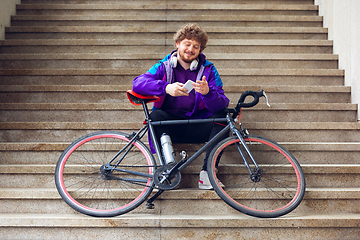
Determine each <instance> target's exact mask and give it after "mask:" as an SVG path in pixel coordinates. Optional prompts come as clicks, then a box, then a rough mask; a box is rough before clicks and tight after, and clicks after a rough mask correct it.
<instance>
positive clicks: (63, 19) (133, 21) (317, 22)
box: [11, 13, 322, 28]
mask: <svg viewBox="0 0 360 240" xmlns="http://www.w3.org/2000/svg"><path fill="white" fill-rule="evenodd" d="M184 17H186V18H187V19H186V21H184ZM144 22H146V24H147V26H148V27H152V26H157V25H159V24H163V23H164V22H166V24H167V25H168V26H169V25H174V24H176V25H184V24H186V23H188V22H197V23H198V24H200V25H201V26H202V27H203V28H208V27H214V26H218V27H220V26H232V27H245V26H246V27H322V17H319V16H290V15H289V16H286V15H283V16H279V15H278V16H273V15H200V16H194V15H192V14H189V15H187V14H186V13H184V15H181V16H176V15H169V16H167V15H165V14H160V15H151V16H144V15H90V16H89V15H88V16H83V15H48V16H46V15H41V16H40V15H30V16H29V15H19V16H15V17H12V24H11V25H12V26H37V25H39V24H41V26H109V25H114V26H115V25H119V24H120V25H122V26H142V25H143V24H144Z"/></svg>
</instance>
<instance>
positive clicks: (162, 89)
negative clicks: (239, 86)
mask: <svg viewBox="0 0 360 240" xmlns="http://www.w3.org/2000/svg"><path fill="white" fill-rule="evenodd" d="M174 40H175V46H176V50H174V51H172V52H171V53H170V54H168V55H167V56H165V58H164V59H162V60H161V61H159V62H158V63H156V64H155V65H154V66H153V67H151V68H150V69H149V70H148V71H147V72H146V73H144V74H142V75H140V76H138V77H136V78H135V79H134V81H133V91H134V92H136V93H138V94H142V95H157V96H159V97H160V99H161V101H160V102H156V103H155V104H154V108H153V111H152V112H151V114H150V118H151V119H152V120H153V121H163V120H178V119H205V118H220V117H225V113H224V112H223V111H222V110H223V109H224V108H225V107H227V106H228V104H229V99H228V98H227V97H226V96H225V94H224V90H223V88H222V86H223V84H222V81H221V79H220V76H219V74H218V72H217V70H216V68H215V66H214V65H213V64H212V63H211V62H209V61H207V60H206V57H205V55H204V54H203V53H202V51H203V50H204V49H205V48H206V44H207V41H208V36H207V33H206V32H205V31H204V30H203V29H202V28H201V27H199V26H198V25H197V24H187V25H185V26H183V27H182V28H181V29H180V30H178V31H177V33H176V34H175V35H174ZM189 79H190V80H193V81H194V83H192V85H193V90H194V91H190V92H189V93H187V89H186V88H184V84H185V83H186V82H187V81H188V80H189ZM224 124H226V123H224ZM224 124H219V123H206V124H189V125H179V126H175V127H174V126H171V127H170V126H157V127H155V133H156V136H157V138H159V139H160V136H161V135H162V134H163V133H166V134H168V135H169V136H170V137H171V140H172V142H173V143H204V142H206V141H208V140H209V139H211V138H212V137H213V136H215V135H216V134H217V133H218V132H219V131H221V130H222V129H223V127H224V126H225V125H224ZM159 139H158V140H159ZM211 150H212V148H208V149H207V151H206V157H205V159H204V165H203V167H202V170H201V172H200V180H199V188H200V189H212V186H211V184H210V181H209V178H208V174H207V171H206V170H207V160H208V157H209V154H210V152H211Z"/></svg>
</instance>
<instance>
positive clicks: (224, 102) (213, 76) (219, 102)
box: [202, 66, 229, 113]
mask: <svg viewBox="0 0 360 240" xmlns="http://www.w3.org/2000/svg"><path fill="white" fill-rule="evenodd" d="M207 81H208V84H209V92H208V94H206V95H203V96H202V101H203V102H204V104H205V107H206V108H207V109H208V110H209V111H210V112H212V113H216V112H219V111H220V110H222V109H223V108H225V107H228V106H229V99H228V98H227V97H226V96H225V93H224V90H223V83H222V81H221V78H220V75H219V73H218V72H217V70H216V68H215V66H211V71H210V74H209V77H208V79H207Z"/></svg>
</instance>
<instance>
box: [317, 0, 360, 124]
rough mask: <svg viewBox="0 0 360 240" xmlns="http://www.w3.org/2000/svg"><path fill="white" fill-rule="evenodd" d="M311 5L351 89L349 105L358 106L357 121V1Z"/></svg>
mask: <svg viewBox="0 0 360 240" xmlns="http://www.w3.org/2000/svg"><path fill="white" fill-rule="evenodd" d="M315 4H317V5H319V12H320V16H323V17H324V27H326V28H328V31H329V39H330V40H333V42H334V53H335V54H338V55H339V68H340V69H345V85H346V86H351V101H352V103H356V104H358V121H360V114H359V113H360V107H359V105H360V27H359V26H360V14H359V12H360V1H359V0H315Z"/></svg>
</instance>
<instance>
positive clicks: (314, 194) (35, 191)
mask: <svg viewBox="0 0 360 240" xmlns="http://www.w3.org/2000/svg"><path fill="white" fill-rule="evenodd" d="M154 192H155V191H154ZM359 193H360V189H359V188H306V193H305V197H304V199H329V200H330V199H334V200H335V199H360V194H359ZM0 199H8V200H10V199H11V200H16V199H44V200H46V199H47V200H61V197H60V195H59V193H58V191H57V189H56V188H0ZM157 199H158V200H177V199H179V200H190V199H195V200H196V199H203V200H213V199H217V200H218V199H219V197H218V195H217V194H216V193H215V191H204V190H200V189H198V188H183V189H176V190H171V191H165V192H164V193H162V194H161V195H160V196H159V197H158V198H157Z"/></svg>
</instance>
